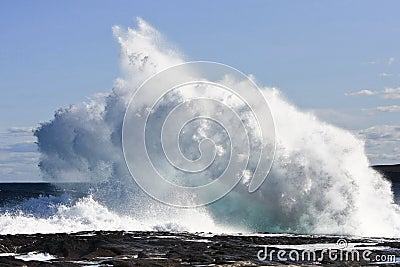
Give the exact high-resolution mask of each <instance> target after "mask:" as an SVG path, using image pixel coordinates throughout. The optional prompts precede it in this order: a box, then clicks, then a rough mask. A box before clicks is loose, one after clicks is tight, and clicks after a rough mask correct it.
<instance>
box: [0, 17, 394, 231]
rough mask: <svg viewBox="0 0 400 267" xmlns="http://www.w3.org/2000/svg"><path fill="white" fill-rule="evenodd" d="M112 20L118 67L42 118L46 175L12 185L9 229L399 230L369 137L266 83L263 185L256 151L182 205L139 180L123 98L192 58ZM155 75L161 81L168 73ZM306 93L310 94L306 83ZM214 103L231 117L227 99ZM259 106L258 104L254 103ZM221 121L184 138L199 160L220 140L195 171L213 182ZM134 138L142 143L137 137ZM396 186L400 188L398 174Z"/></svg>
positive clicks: (252, 128) (218, 167)
mask: <svg viewBox="0 0 400 267" xmlns="http://www.w3.org/2000/svg"><path fill="white" fill-rule="evenodd" d="M113 31H114V35H115V38H116V39H117V41H118V43H119V44H120V46H121V53H120V55H121V76H120V78H118V79H116V81H115V83H114V86H113V88H112V91H111V92H109V93H107V94H104V93H103V94H99V95H98V96H93V97H91V98H89V100H87V101H85V102H82V103H78V104H73V105H71V106H69V107H67V108H60V109H59V110H58V111H57V112H56V113H55V116H54V118H52V119H51V120H49V121H48V122H46V123H43V124H41V125H40V126H39V127H38V129H37V130H36V131H35V133H34V134H35V136H36V137H37V144H38V149H39V151H40V153H41V156H40V163H39V167H40V169H41V171H42V175H43V178H44V180H45V181H47V182H49V184H44V185H33V184H30V185H23V186H22V188H21V187H18V186H14V185H3V186H5V188H2V189H1V190H2V191H1V192H0V193H1V196H0V198H1V199H2V200H1V205H2V207H1V210H0V212H1V214H0V233H2V234H7V233H34V232H43V233H51V232H76V231H84V230H132V231H135V230H171V231H189V232H199V231H204V232H216V233H232V232H242V233H250V232H274V233H287V232H290V233H302V234H340V235H358V236H381V237H383V236H385V237H399V236H400V225H399V223H398V222H399V221H400V207H399V205H398V204H395V196H394V193H393V190H392V185H391V183H390V182H389V181H387V180H386V179H384V178H383V177H382V175H381V174H379V173H378V172H376V171H374V170H373V169H371V168H370V167H369V166H370V162H369V160H368V157H367V155H366V153H365V149H364V140H360V139H359V138H358V137H356V136H355V135H354V134H352V133H351V132H349V131H347V130H344V129H340V128H338V127H335V126H333V125H329V124H328V123H326V122H323V121H321V120H320V119H318V118H317V117H316V116H315V115H314V114H312V113H309V112H305V111H302V110H300V109H299V108H297V107H296V106H295V105H294V104H292V103H290V102H289V101H287V100H286V99H285V96H284V95H283V93H282V92H281V91H280V90H279V89H277V88H269V87H263V86H261V85H258V86H259V87H260V88H261V92H262V94H263V95H264V96H265V98H266V99H267V101H268V105H269V108H270V110H271V113H272V116H273V118H274V124H275V133H276V140H275V141H276V144H275V145H276V151H275V158H274V162H273V166H272V169H271V172H270V174H269V175H268V178H267V180H266V181H265V182H264V183H263V184H262V185H261V187H260V188H259V189H258V190H257V191H256V192H254V193H249V191H248V186H249V179H250V178H249V177H251V174H252V173H253V172H254V171H255V169H254V167H255V162H253V161H252V160H250V161H249V164H248V166H247V167H246V169H244V170H243V177H242V180H241V181H240V182H239V183H238V185H237V186H236V187H235V188H234V190H232V191H231V192H230V193H229V194H227V195H226V196H225V197H224V198H222V199H220V200H219V201H216V202H214V203H212V204H210V205H207V206H202V207H198V208H192V209H185V208H176V207H171V206H168V205H165V204H162V203H159V202H158V201H155V200H154V199H152V198H151V197H149V196H148V195H147V194H145V193H144V192H143V190H141V188H139V187H138V186H137V184H136V183H135V182H134V181H133V179H132V177H131V175H130V173H129V171H128V169H127V165H126V162H125V160H124V155H123V149H122V140H121V138H122V123H123V119H124V116H125V111H126V107H127V105H128V103H129V101H130V99H131V97H132V95H133V94H134V93H135V92H136V90H137V88H138V87H139V86H140V85H141V84H142V83H143V82H144V81H145V80H147V79H148V78H149V77H151V76H152V75H154V74H156V73H158V72H159V71H161V70H164V69H165V68H168V67H171V66H174V65H176V64H181V63H183V62H185V61H187V59H186V58H185V56H184V55H183V53H181V52H180V51H178V50H177V49H176V48H175V47H173V46H171V45H169V44H168V42H166V41H165V40H164V39H163V37H162V35H161V33H159V32H158V31H157V30H156V29H154V28H153V27H151V26H150V25H149V24H147V23H146V22H145V21H143V20H141V19H139V20H138V26H137V28H129V29H126V30H124V29H122V28H121V27H119V26H115V27H114V28H113ZM250 77H251V79H252V80H254V81H255V82H257V81H256V78H255V77H252V76H250ZM228 78H229V77H228ZM158 82H159V83H158V84H159V85H160V86H162V85H163V84H164V82H167V81H163V80H160V81H158ZM229 82H231V83H233V84H236V83H240V82H238V81H235V80H229ZM152 94H154V91H152V90H149V91H148V92H145V93H144V96H143V97H144V98H143V103H141V105H138V106H137V107H136V108H134V109H133V110H131V111H130V112H133V113H132V114H134V115H135V116H136V115H137V116H139V117H140V116H141V115H143V114H144V113H143V112H144V110H146V109H147V108H149V107H151V106H152V104H154V103H148V102H147V101H149V99H152V98H154V96H153V95H152ZM214 94H218V92H215V91H207V94H205V95H204V97H208V96H210V97H211V96H213V95H214ZM160 97H161V96H160ZM185 97H188V96H187V94H186V92H182V91H179V90H177V91H176V92H175V91H174V92H172V93H171V94H169V95H168V96H167V97H164V98H162V99H161V100H160V103H161V104H160V105H159V109H155V110H154V111H153V114H154V118H155V124H156V125H155V126H152V125H149V132H150V133H151V134H152V135H153V137H154V136H155V137H157V136H158V134H159V133H158V132H157V129H158V128H159V127H158V126H159V125H161V124H162V122H160V121H157V118H161V117H163V116H162V115H163V114H164V113H165V110H171V109H173V107H175V106H177V105H178V104H179V103H181V100H182V99H185ZM217 97H218V95H217ZM219 97H222V98H223V95H219ZM304 97H308V96H307V94H306V92H305V96H304ZM228 100H229V98H226V101H225V102H228V103H227V104H232V103H229V101H228ZM233 106H234V107H233V108H234V109H235V110H236V111H237V112H243V110H244V109H243V104H240V103H239V104H238V103H233ZM205 108H209V109H212V111H213V112H214V113H215V114H223V115H226V116H227V113H224V110H221V109H219V108H218V107H214V106H212V107H211V106H206V107H205ZM261 110H263V109H262V108H261V107H259V106H254V107H253V109H252V111H254V112H256V113H261ZM261 115H262V114H261ZM164 117H165V116H164ZM225 119H226V120H227V121H230V120H235V119H236V118H234V117H225ZM247 126H248V128H249V133H248V134H249V135H250V136H251V137H252V138H250V140H251V141H250V145H249V146H247V144H246V143H237V144H232V146H234V147H235V148H238V149H239V150H240V149H242V150H246V149H250V152H251V151H252V150H251V149H253V148H254V147H257V146H258V144H260V140H259V139H258V138H259V137H258V134H257V125H253V124H252V123H251V120H249V122H248V125H247ZM179 127H180V126H179ZM218 127H219V126H216V125H213V124H209V123H203V122H199V123H195V124H191V125H190V126H189V127H187V128H185V131H182V134H183V136H182V138H181V136H179V138H181V139H180V140H179V146H180V148H182V150H183V153H185V155H186V156H187V158H189V159H192V160H194V159H196V158H198V157H199V155H200V154H201V151H200V149H199V146H200V143H201V142H202V140H204V139H212V140H215V144H218V145H217V146H216V151H217V153H216V155H217V156H218V160H217V161H215V163H216V164H215V165H213V166H211V167H210V168H209V169H207V172H205V173H204V174H202V175H199V176H198V177H199V178H201V179H203V180H204V181H205V182H208V181H210V180H213V179H215V177H218V174H219V173H221V172H222V170H223V169H224V168H225V165H224V164H225V163H224V161H225V160H226V159H228V158H229V156H230V154H229V153H228V149H227V148H228V147H229V145H227V146H224V145H226V144H230V140H229V135H227V134H225V133H221V132H220V131H219V130H218V129H219V128H218ZM185 134H186V135H185ZM125 149H132V150H135V149H136V146H135V142H133V144H132V145H131V146H130V147H128V148H125ZM250 154H251V153H250ZM151 157H152V159H153V160H154V165H155V166H156V167H157V168H159V171H160V172H161V173H164V174H166V176H168V177H173V178H174V179H176V181H177V182H178V183H179V182H185V181H188V179H187V177H186V174H187V173H182V172H178V171H177V170H175V169H174V168H171V166H169V164H168V160H166V157H165V155H163V154H162V153H157V150H155V152H153V154H151ZM260 164H263V162H261V163H260ZM138 166H139V167H140V166H141V165H140V164H139V165H138ZM143 166H144V165H143ZM143 172H144V173H145V170H144V171H143ZM189 181H190V179H189ZM71 185H73V186H71ZM76 185H78V186H76ZM7 186H8V187H7ZM42 186H44V188H41V187H42ZM153 186H154V187H157V186H158V184H157V183H155V184H153ZM189 186H190V184H189ZM7 188H8V189H7ZM18 188H19V191H18V190H17V189H18ZM395 188H396V189H395V191H396V192H398V185H395ZM13 190H17V192H15V191H13ZM171 197H174V198H176V197H177V198H179V197H182V196H180V195H179V193H177V194H175V195H171ZM397 201H398V196H397ZM397 203H399V202H397Z"/></svg>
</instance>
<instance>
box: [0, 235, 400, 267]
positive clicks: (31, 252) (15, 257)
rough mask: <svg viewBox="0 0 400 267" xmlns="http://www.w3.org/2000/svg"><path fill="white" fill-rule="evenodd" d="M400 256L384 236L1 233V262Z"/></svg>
mask: <svg viewBox="0 0 400 267" xmlns="http://www.w3.org/2000/svg"><path fill="white" fill-rule="evenodd" d="M327 249H328V250H327ZM324 250H325V251H324ZM279 251H281V252H279ZM312 251H314V252H312ZM266 252H267V253H266ZM328 252H330V253H332V255H330V254H328ZM365 252H367V254H368V259H365V258H363V256H362V255H363V253H364V254H365ZM313 253H315V258H314V256H313ZM302 254H304V255H305V256H302ZM350 254H351V255H353V256H352V257H349V255H350ZM356 254H358V255H359V259H358V258H355V257H354V255H356ZM309 255H311V256H309ZM340 255H341V256H340ZM389 256H390V258H389ZM378 257H379V261H380V262H378V261H377V259H378ZM399 257H400V239H382V238H377V239H375V238H369V239H364V238H354V237H339V236H310V235H288V234H284V235H277V234H254V235H240V234H238V235H213V234H207V233H197V234H190V233H171V232H106V231H99V232H80V233H71V234H65V233H61V234H32V235H20V234H17V235H3V236H0V266H189V265H190V266H259V265H264V266H265V265H274V266H277V265H278V266H279V265H289V264H290V265H292V266H309V265H319V266H321V265H322V266H326V265H331V266H361V265H366V264H368V265H372V266H373V265H374V264H377V263H380V264H379V266H384V265H392V266H395V264H396V262H397V263H399ZM377 266H378V265H377Z"/></svg>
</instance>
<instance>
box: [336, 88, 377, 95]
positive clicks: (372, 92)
mask: <svg viewBox="0 0 400 267" xmlns="http://www.w3.org/2000/svg"><path fill="white" fill-rule="evenodd" d="M375 94H376V92H374V91H371V90H368V89H362V90H360V91H357V92H352V93H345V94H344V95H345V96H365V95H375Z"/></svg>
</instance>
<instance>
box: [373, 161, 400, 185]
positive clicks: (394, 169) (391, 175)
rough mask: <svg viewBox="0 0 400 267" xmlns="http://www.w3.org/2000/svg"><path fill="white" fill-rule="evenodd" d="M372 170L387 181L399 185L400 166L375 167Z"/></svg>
mask: <svg viewBox="0 0 400 267" xmlns="http://www.w3.org/2000/svg"><path fill="white" fill-rule="evenodd" d="M372 168H373V169H375V170H377V171H378V172H380V173H382V175H384V176H385V177H386V178H387V179H389V180H391V181H392V182H395V183H400V164H397V165H375V166H372Z"/></svg>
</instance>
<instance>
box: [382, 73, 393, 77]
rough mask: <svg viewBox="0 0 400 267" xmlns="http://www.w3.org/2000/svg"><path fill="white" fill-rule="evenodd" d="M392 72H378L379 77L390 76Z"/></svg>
mask: <svg viewBox="0 0 400 267" xmlns="http://www.w3.org/2000/svg"><path fill="white" fill-rule="evenodd" d="M392 76H393V74H391V73H386V72H381V73H379V77H392Z"/></svg>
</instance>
